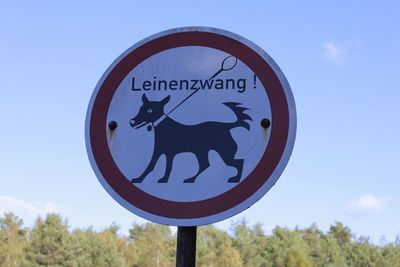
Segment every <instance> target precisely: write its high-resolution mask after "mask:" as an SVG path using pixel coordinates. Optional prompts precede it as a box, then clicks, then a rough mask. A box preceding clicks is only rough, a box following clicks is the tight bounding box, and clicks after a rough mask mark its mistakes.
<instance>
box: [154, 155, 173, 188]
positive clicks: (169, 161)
mask: <svg viewBox="0 0 400 267" xmlns="http://www.w3.org/2000/svg"><path fill="white" fill-rule="evenodd" d="M166 160H167V163H166V167H165V173H164V176H163V177H162V178H160V179H159V180H158V183H168V179H169V175H170V174H171V170H172V162H173V161H174V156H171V155H166Z"/></svg>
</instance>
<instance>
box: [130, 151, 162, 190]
mask: <svg viewBox="0 0 400 267" xmlns="http://www.w3.org/2000/svg"><path fill="white" fill-rule="evenodd" d="M160 156H161V155H160V154H158V153H153V156H152V157H151V160H150V163H149V165H148V166H147V168H146V169H145V170H144V172H143V173H142V175H140V176H139V177H137V178H133V179H131V183H141V182H142V181H143V179H144V178H145V177H146V176H147V175H148V174H149V173H150V172H151V171H152V170H153V169H154V167H155V166H156V163H157V161H158V159H159V158H160Z"/></svg>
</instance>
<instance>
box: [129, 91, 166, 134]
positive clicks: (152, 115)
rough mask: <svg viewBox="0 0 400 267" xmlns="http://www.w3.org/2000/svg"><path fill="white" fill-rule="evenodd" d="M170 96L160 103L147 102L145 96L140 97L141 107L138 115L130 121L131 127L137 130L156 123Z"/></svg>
mask: <svg viewBox="0 0 400 267" xmlns="http://www.w3.org/2000/svg"><path fill="white" fill-rule="evenodd" d="M169 99H170V96H167V97H165V98H164V99H163V100H161V101H149V99H147V97H146V95H145V94H143V95H142V102H143V104H142V106H141V107H140V109H139V112H138V114H137V115H136V116H135V117H134V118H132V119H131V120H130V124H131V127H134V128H135V129H138V128H140V127H143V126H145V125H146V124H148V123H154V122H156V121H157V120H158V119H159V118H161V116H163V115H164V106H165V104H167V103H168V101H169Z"/></svg>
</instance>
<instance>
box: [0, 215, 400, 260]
mask: <svg viewBox="0 0 400 267" xmlns="http://www.w3.org/2000/svg"><path fill="white" fill-rule="evenodd" d="M118 230H119V227H118V226H117V225H115V224H113V225H111V226H109V227H107V228H106V229H104V230H102V231H95V230H93V228H91V227H89V228H87V229H73V230H71V229H70V227H69V226H68V223H67V221H66V220H65V219H63V218H62V217H61V216H59V215H57V214H48V215H47V216H46V217H45V218H41V217H39V218H38V219H37V220H36V222H35V224H34V225H33V226H32V228H28V227H25V226H24V224H23V221H22V220H21V219H20V218H18V217H17V216H16V215H14V214H12V213H5V214H4V216H3V217H1V218H0V266H1V267H3V266H7V267H17V266H18V267H19V266H22V267H25V266H29V267H34V266H71V267H75V266H76V267H78V266H84V267H90V266H93V267H102V266H107V267H108V266H118V267H119V266H122V267H125V266H126V267H135V266H140V267H142V266H143V267H147V266H149V267H166V266H175V252H176V234H174V233H173V232H172V231H171V228H170V227H168V226H165V225H159V224H153V223H146V224H133V225H132V227H131V228H130V229H129V235H128V236H121V235H119V234H118ZM196 253H197V256H196V257H197V259H196V261H197V266H200V267H203V266H204V267H218V266H229V267H236V266H237V267H240V266H255V267H275V266H276V267H280V266H285V267H306V266H307V267H308V266H327V267H328V266H329V267H334V266H338V267H345V266H351V267H368V266H377V267H378V266H379V267H396V266H400V239H399V238H397V239H396V241H395V242H394V243H387V244H382V245H375V244H373V243H372V242H371V241H370V239H369V238H366V237H359V238H356V237H355V235H354V234H353V233H352V232H351V230H350V229H349V228H348V227H346V226H344V225H343V224H342V223H340V222H336V223H334V224H333V225H332V226H331V227H330V229H329V231H328V232H326V233H324V232H322V231H321V230H319V229H318V228H317V226H316V225H311V226H310V227H308V228H304V229H299V228H296V229H294V230H289V229H287V228H282V227H279V226H278V227H275V229H273V231H272V233H271V234H268V235H267V234H266V233H265V232H264V231H263V229H262V225H261V224H256V225H253V226H249V225H248V224H247V223H246V222H245V221H242V222H239V223H236V224H233V225H232V231H231V233H227V232H225V231H223V230H219V229H217V228H215V227H214V226H212V225H208V226H201V227H198V232H197V251H196Z"/></svg>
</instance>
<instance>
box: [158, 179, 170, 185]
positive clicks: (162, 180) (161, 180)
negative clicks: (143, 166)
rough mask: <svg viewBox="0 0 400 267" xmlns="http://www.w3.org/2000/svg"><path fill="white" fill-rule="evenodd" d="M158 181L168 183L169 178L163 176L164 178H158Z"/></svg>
mask: <svg viewBox="0 0 400 267" xmlns="http://www.w3.org/2000/svg"><path fill="white" fill-rule="evenodd" d="M157 183H159V184H165V183H168V178H165V177H163V178H161V179H158V181H157Z"/></svg>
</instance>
